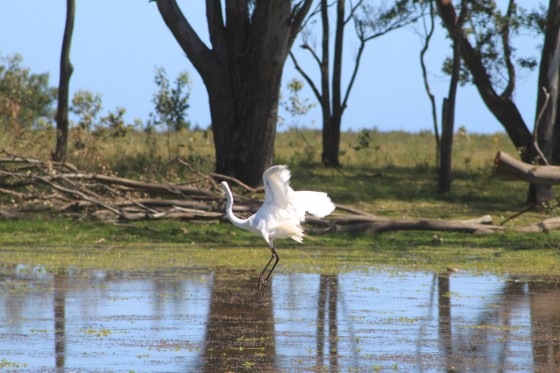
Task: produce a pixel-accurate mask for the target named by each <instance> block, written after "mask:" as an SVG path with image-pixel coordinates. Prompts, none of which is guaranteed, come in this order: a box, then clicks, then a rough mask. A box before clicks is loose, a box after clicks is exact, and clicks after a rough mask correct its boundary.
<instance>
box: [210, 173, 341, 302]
mask: <svg viewBox="0 0 560 373" xmlns="http://www.w3.org/2000/svg"><path fill="white" fill-rule="evenodd" d="M290 176H291V174H290V170H289V169H288V166H286V165H283V166H273V167H271V168H269V169H268V170H266V171H265V172H264V174H263V182H264V203H263V204H262V206H261V207H260V208H259V209H258V211H257V212H256V213H255V214H254V215H252V216H250V217H249V218H247V219H241V218H238V217H237V216H235V215H234V214H233V195H232V193H231V190H230V189H229V186H228V184H227V182H225V181H223V182H222V183H221V184H220V188H221V189H222V190H223V191H224V192H225V193H226V197H227V203H226V214H227V217H228V218H229V220H230V221H231V222H232V223H233V224H234V225H236V226H238V227H239V228H242V229H245V230H248V231H249V232H253V233H255V234H258V235H261V236H262V237H263V238H264V240H265V241H266V243H267V244H268V247H269V248H270V251H271V253H272V256H271V257H270V260H269V261H268V263H267V264H266V266H265V267H264V269H263V270H262V272H261V274H260V276H259V282H258V286H257V289H258V291H259V292H260V291H261V290H263V289H264V287H265V286H266V284H267V282H268V279H269V278H270V275H271V274H272V271H274V268H275V267H276V265H277V264H278V261H279V260H280V258H279V256H278V254H277V253H276V250H274V243H273V242H274V240H276V239H279V238H287V237H289V238H291V239H292V240H294V241H297V242H302V240H303V237H304V236H305V234H304V232H303V229H302V227H301V224H300V223H301V222H303V221H304V220H305V213H306V212H308V213H310V214H312V215H314V216H316V217H318V218H322V217H325V216H327V215H328V214H330V213H331V212H332V211H333V210H334V209H335V205H334V204H333V203H332V201H331V199H330V198H329V197H328V196H327V193H323V192H312V191H297V192H296V191H294V190H293V189H292V188H291V187H290ZM272 260H275V261H274V264H273V265H272V268H271V269H270V272H268V274H267V275H266V278H265V277H264V274H265V272H266V270H267V269H268V267H269V266H270V263H272Z"/></svg>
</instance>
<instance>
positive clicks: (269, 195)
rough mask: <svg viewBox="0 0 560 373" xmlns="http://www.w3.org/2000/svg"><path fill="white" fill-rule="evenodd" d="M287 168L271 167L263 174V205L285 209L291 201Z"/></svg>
mask: <svg viewBox="0 0 560 373" xmlns="http://www.w3.org/2000/svg"><path fill="white" fill-rule="evenodd" d="M290 176H291V174H290V170H289V169H288V166H286V165H282V166H272V167H270V168H269V169H268V170H266V171H265V172H264V174H263V183H264V203H265V204H272V205H275V206H277V207H278V208H281V209H286V208H287V207H288V206H289V205H290V203H292V201H293V193H294V191H293V190H292V188H290Z"/></svg>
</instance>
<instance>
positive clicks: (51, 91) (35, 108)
mask: <svg viewBox="0 0 560 373" xmlns="http://www.w3.org/2000/svg"><path fill="white" fill-rule="evenodd" d="M22 62H23V58H22V56H21V55H18V54H16V55H13V56H8V57H6V56H1V55H0V127H2V128H27V129H29V128H34V127H37V126H42V125H44V124H45V123H47V124H52V122H53V120H54V113H53V108H54V103H55V101H56V88H53V87H49V74H48V73H42V74H34V73H31V71H30V69H29V68H27V67H24V66H22Z"/></svg>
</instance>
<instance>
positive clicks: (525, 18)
mask: <svg viewBox="0 0 560 373" xmlns="http://www.w3.org/2000/svg"><path fill="white" fill-rule="evenodd" d="M436 4H437V7H438V12H439V15H440V18H441V20H442V21H443V24H444V26H445V27H446V29H447V31H448V33H449V34H450V36H451V39H453V40H457V39H460V40H461V57H462V59H463V62H464V66H465V69H464V70H463V71H462V76H463V78H464V81H467V82H471V83H473V84H474V85H475V86H476V88H477V89H478V92H479V94H480V96H481V98H482V100H483V101H484V103H485V104H486V106H487V107H488V109H489V110H490V111H491V112H492V114H493V115H494V116H495V117H496V118H497V119H498V121H499V122H500V123H501V124H502V126H503V127H504V129H505V130H506V132H507V134H508V135H509V137H510V139H511V141H512V142H513V144H514V145H515V147H516V148H517V149H518V151H519V153H520V155H521V158H522V159H523V160H524V161H526V162H531V163H532V162H537V163H558V161H559V160H560V126H559V123H560V120H559V115H558V107H559V95H558V84H559V70H560V0H549V4H548V8H544V7H542V6H541V8H540V9H536V10H527V9H523V8H521V7H519V6H518V4H517V2H516V1H515V0H509V1H508V2H507V8H506V11H505V12H503V11H501V10H500V9H499V7H498V5H497V4H496V2H494V1H483V0H470V1H468V2H467V6H468V10H467V13H468V16H467V18H466V19H465V23H464V26H463V27H462V28H460V29H458V28H457V27H456V25H457V22H458V19H459V18H458V16H457V12H456V9H455V6H454V5H453V2H452V1H451V0H436ZM528 31H534V32H536V33H537V34H538V35H542V36H543V49H542V52H541V57H540V68H539V86H538V88H537V92H536V95H535V96H536V97H538V98H537V99H536V102H537V110H536V112H537V117H536V118H535V124H534V126H533V128H534V130H533V131H531V129H530V126H529V125H528V124H527V123H526V122H525V120H524V119H523V117H522V116H521V113H520V111H519V108H518V107H517V105H516V103H515V100H514V91H515V87H516V82H517V79H518V75H519V74H518V70H519V69H524V68H529V69H532V68H535V67H536V66H537V65H539V62H538V61H537V59H536V58H535V57H533V56H522V55H520V54H519V53H518V52H517V50H516V48H515V46H514V42H513V39H514V38H515V37H516V36H518V35H520V34H523V33H526V32H528ZM448 66H449V64H448ZM534 134H536V136H534ZM552 198H553V196H552V190H551V188H550V187H547V186H538V187H537V186H534V185H532V186H531V188H530V190H529V194H528V201H529V202H532V203H541V202H546V201H549V200H551V199H552Z"/></svg>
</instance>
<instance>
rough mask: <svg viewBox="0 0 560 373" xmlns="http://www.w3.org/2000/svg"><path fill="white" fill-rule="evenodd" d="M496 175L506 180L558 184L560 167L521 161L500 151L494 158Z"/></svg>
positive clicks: (559, 181)
mask: <svg viewBox="0 0 560 373" xmlns="http://www.w3.org/2000/svg"><path fill="white" fill-rule="evenodd" d="M494 164H495V166H496V176H498V177H500V178H503V179H506V180H516V181H526V182H529V183H531V184H541V185H555V184H560V167H559V166H546V165H535V164H530V163H525V162H522V161H520V160H518V159H516V158H514V157H512V156H511V155H509V154H507V153H504V152H502V151H500V152H498V153H497V154H496V158H495V159H494Z"/></svg>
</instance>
